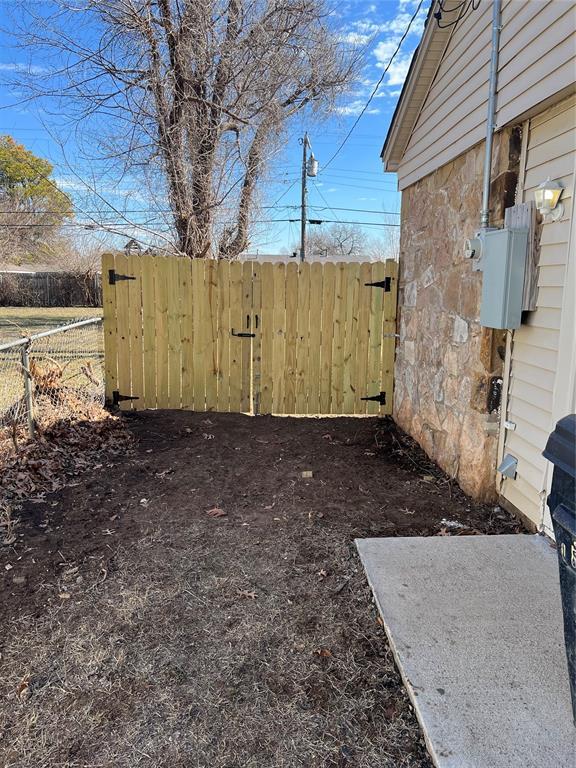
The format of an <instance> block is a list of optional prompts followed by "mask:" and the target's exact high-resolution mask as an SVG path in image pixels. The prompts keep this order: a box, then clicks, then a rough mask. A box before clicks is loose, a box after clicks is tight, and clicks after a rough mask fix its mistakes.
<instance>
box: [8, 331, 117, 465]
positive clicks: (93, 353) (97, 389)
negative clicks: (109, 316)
mask: <svg viewBox="0 0 576 768" xmlns="http://www.w3.org/2000/svg"><path fill="white" fill-rule="evenodd" d="M103 404H104V338H103V330H102V318H100V317H98V318H90V319H87V320H78V321H76V322H71V323H67V324H66V325H62V326H60V327H58V328H52V329H50V330H48V331H44V332H42V333H37V334H33V335H31V336H28V337H24V338H21V339H17V340H16V341H13V342H9V343H6V344H0V454H1V453H4V452H5V451H6V450H7V449H8V447H9V446H10V445H13V446H14V447H17V446H18V443H19V441H21V440H25V439H27V438H29V437H33V436H34V434H35V432H36V431H37V430H40V431H42V430H43V429H45V428H46V427H47V426H49V425H51V424H53V423H55V422H56V421H60V420H66V419H89V418H90V417H91V415H92V413H93V412H94V411H96V410H99V409H100V408H101V407H102V405H103Z"/></svg>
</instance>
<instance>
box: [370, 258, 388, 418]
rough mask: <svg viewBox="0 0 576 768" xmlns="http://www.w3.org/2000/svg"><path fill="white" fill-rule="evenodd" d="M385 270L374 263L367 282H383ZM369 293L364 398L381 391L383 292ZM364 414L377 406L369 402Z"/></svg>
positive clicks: (376, 290)
mask: <svg viewBox="0 0 576 768" xmlns="http://www.w3.org/2000/svg"><path fill="white" fill-rule="evenodd" d="M385 270H386V266H385V264H384V263H383V262H379V261H377V262H374V264H372V275H371V279H370V281H369V282H371V283H374V282H380V281H381V280H383V279H384V273H385ZM370 291H371V294H372V295H371V299H372V300H371V302H370V341H369V361H368V382H367V392H366V397H372V396H374V395H377V394H378V393H379V392H380V391H381V390H382V340H383V339H382V333H383V326H382V308H383V302H384V291H383V289H382V288H377V287H373V288H370ZM387 399H388V398H387ZM366 412H367V413H371V414H376V413H379V412H380V406H379V404H378V403H377V402H374V401H369V402H368V403H367V407H366Z"/></svg>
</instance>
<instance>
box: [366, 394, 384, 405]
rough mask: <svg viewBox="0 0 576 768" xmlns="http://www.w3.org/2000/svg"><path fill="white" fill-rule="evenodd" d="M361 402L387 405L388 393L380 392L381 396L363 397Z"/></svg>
mask: <svg viewBox="0 0 576 768" xmlns="http://www.w3.org/2000/svg"><path fill="white" fill-rule="evenodd" d="M360 400H373V401H374V402H375V403H380V405H386V392H380V394H379V395H373V396H372V397H361V398H360Z"/></svg>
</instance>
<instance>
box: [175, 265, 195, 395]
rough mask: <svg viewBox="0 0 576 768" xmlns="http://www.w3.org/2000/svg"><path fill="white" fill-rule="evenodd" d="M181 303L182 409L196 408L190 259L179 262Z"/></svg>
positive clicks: (192, 294)
mask: <svg viewBox="0 0 576 768" xmlns="http://www.w3.org/2000/svg"><path fill="white" fill-rule="evenodd" d="M178 280H179V283H180V284H179V290H180V294H181V303H180V348H181V378H182V396H181V397H182V408H183V409H184V410H192V409H193V408H194V320H193V311H194V309H193V307H194V293H193V286H192V262H191V261H190V259H189V258H180V259H179V260H178Z"/></svg>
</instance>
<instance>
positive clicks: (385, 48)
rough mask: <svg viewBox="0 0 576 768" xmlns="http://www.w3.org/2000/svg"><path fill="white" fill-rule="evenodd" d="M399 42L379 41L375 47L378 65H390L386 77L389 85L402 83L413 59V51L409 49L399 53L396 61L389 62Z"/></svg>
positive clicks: (382, 66)
mask: <svg viewBox="0 0 576 768" xmlns="http://www.w3.org/2000/svg"><path fill="white" fill-rule="evenodd" d="M396 46H397V43H395V42H394V41H391V40H383V41H381V42H379V43H378V45H377V46H376V47H375V48H374V57H375V58H376V62H377V64H376V66H378V67H381V68H382V69H384V67H388V73H387V77H386V84H387V85H402V84H403V83H404V80H405V79H406V75H407V74H408V69H409V67H410V62H411V60H412V53H413V51H407V52H405V53H399V54H397V56H396V58H395V59H394V61H393V62H392V63H391V64H389V62H390V59H391V58H392V56H393V54H394V51H395V50H396Z"/></svg>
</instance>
